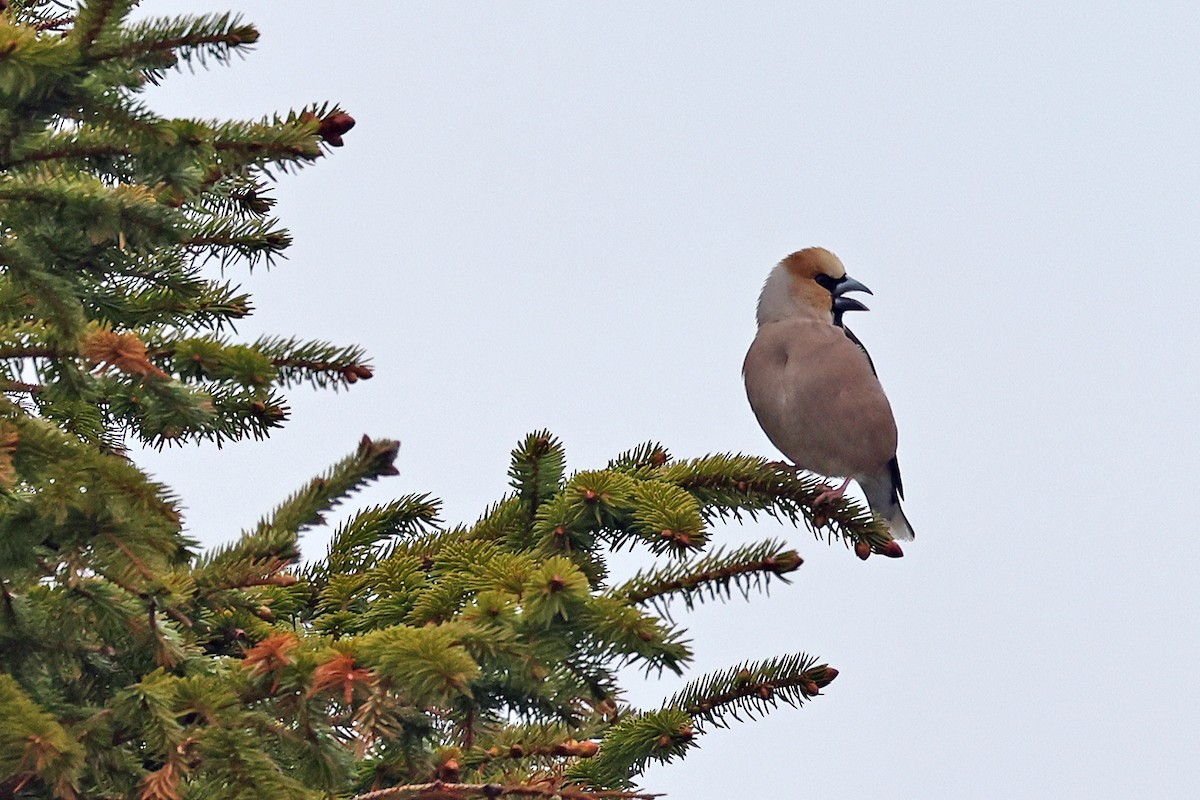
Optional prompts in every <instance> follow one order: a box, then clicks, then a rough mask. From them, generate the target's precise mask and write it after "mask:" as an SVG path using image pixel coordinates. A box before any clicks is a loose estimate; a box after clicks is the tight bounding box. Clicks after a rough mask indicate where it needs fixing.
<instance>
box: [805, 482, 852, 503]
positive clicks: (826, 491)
mask: <svg viewBox="0 0 1200 800" xmlns="http://www.w3.org/2000/svg"><path fill="white" fill-rule="evenodd" d="M849 485H850V479H849V478H846V480H844V481H842V485H841V486H839V487H838V488H836V489H834V488H831V487H830V486H828V485H826V484H821V488H822V489H823V491H822V492H821V493H820V494H819V495H817V496H816V497H815V498H813V502H812V504H813V508H819V507H821V506H823V505H825V504H827V503H832V502H833V501H834V500H841V499H842V495H844V494H845V493H846V487H847V486H849Z"/></svg>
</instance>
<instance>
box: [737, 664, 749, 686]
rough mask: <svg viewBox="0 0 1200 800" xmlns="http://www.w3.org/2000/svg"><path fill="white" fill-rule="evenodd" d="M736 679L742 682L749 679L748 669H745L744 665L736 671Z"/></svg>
mask: <svg viewBox="0 0 1200 800" xmlns="http://www.w3.org/2000/svg"><path fill="white" fill-rule="evenodd" d="M737 679H738V680H739V681H741V682H742V683H745V682H746V681H748V680H750V670H748V669H746V668H745V667H742V668H741V669H739V670H738V672H737Z"/></svg>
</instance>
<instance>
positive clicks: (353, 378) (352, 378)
mask: <svg viewBox="0 0 1200 800" xmlns="http://www.w3.org/2000/svg"><path fill="white" fill-rule="evenodd" d="M342 378H343V379H345V381H346V383H358V373H357V372H355V371H354V370H352V369H350V368H349V367H347V368H346V369H344V370H342Z"/></svg>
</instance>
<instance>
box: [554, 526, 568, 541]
mask: <svg viewBox="0 0 1200 800" xmlns="http://www.w3.org/2000/svg"><path fill="white" fill-rule="evenodd" d="M554 535H555V536H557V537H559V538H560V539H561V538H562V537H563V536H566V535H567V529H566V528H564V527H563V526H562V525H556V526H555V527H554Z"/></svg>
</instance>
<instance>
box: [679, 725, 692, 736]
mask: <svg viewBox="0 0 1200 800" xmlns="http://www.w3.org/2000/svg"><path fill="white" fill-rule="evenodd" d="M695 736H696V729H695V728H693V727H692V726H691V725H684V726H683V727H682V728H680V729H679V738H680V739H692V738H695Z"/></svg>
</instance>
